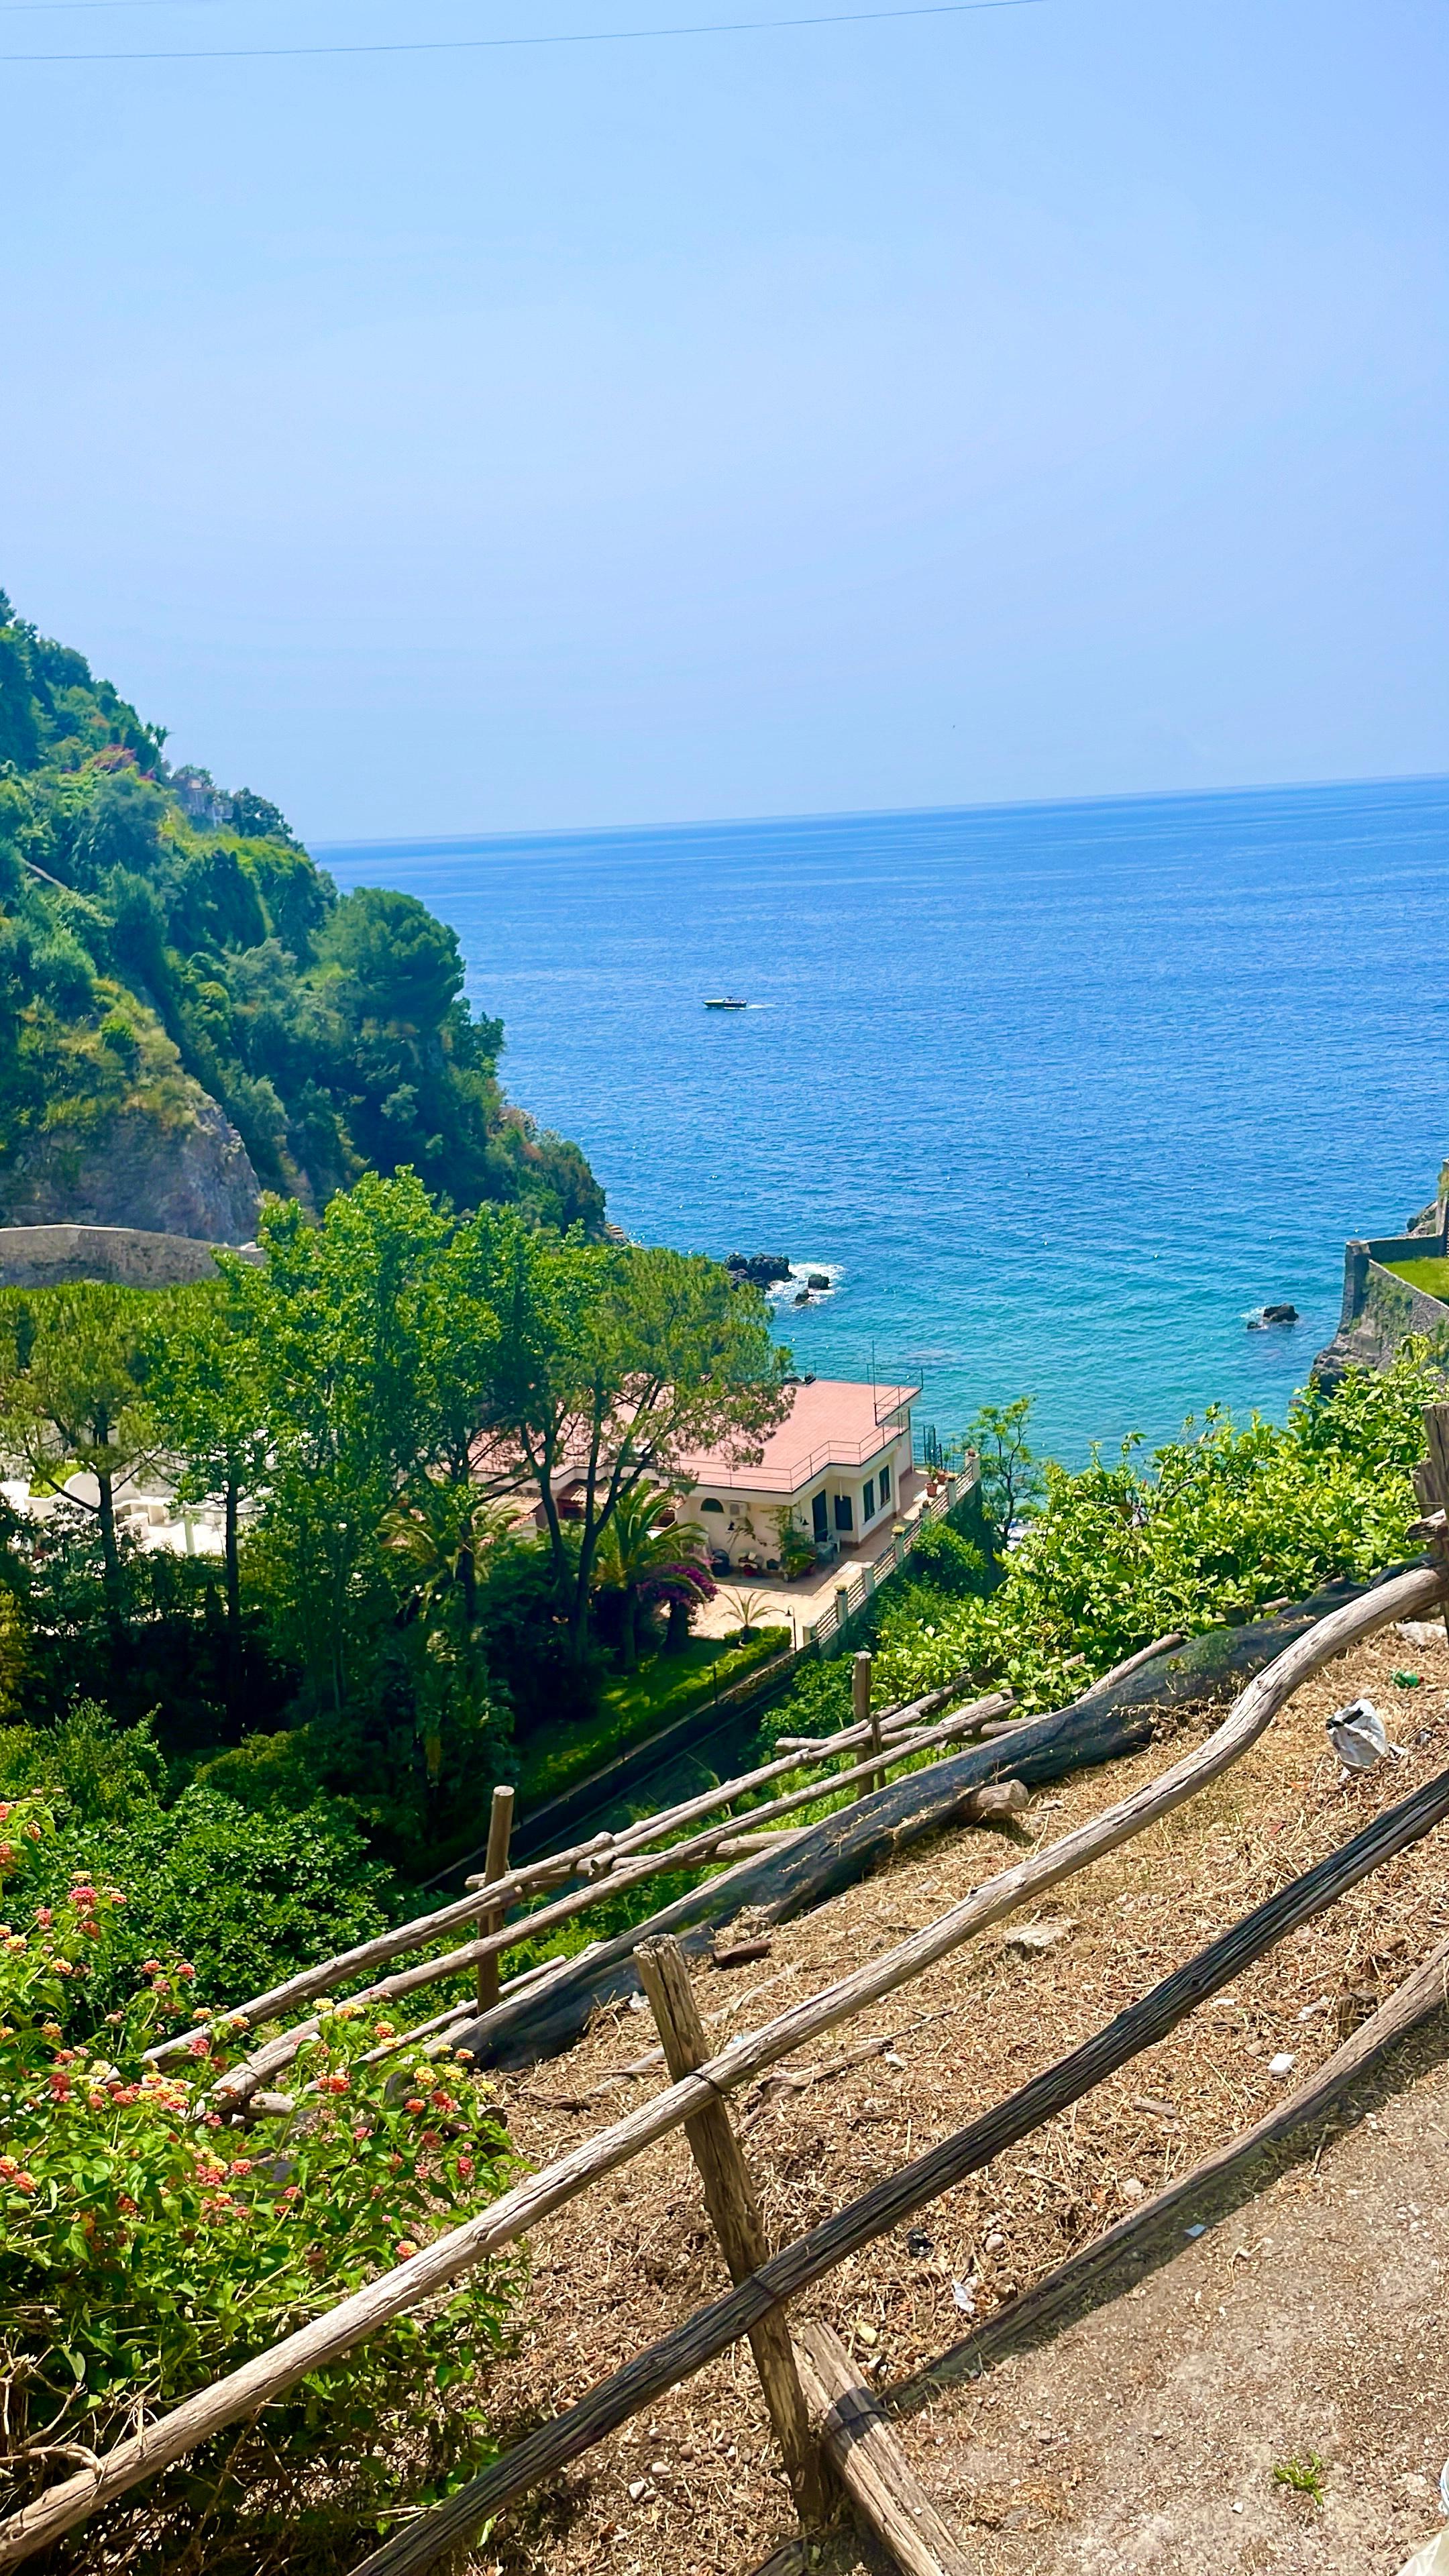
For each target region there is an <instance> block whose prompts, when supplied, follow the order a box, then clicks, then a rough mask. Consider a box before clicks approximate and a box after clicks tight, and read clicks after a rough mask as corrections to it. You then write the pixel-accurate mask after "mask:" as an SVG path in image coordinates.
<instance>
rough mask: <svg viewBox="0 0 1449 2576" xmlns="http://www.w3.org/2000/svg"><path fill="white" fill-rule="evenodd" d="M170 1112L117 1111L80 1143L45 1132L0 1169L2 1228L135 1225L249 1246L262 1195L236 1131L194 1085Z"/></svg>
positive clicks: (152, 1232)
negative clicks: (3, 1168)
mask: <svg viewBox="0 0 1449 2576" xmlns="http://www.w3.org/2000/svg"><path fill="white" fill-rule="evenodd" d="M187 1091H188V1094H189V1097H188V1098H187V1099H186V1100H185V1102H184V1103H183V1104H181V1105H179V1106H171V1105H168V1108H167V1110H166V1112H165V1113H164V1114H162V1113H159V1112H157V1111H154V1110H150V1109H147V1108H144V1107H141V1106H139V1105H134V1106H130V1107H127V1108H124V1109H121V1110H118V1111H117V1112H116V1114H115V1115H114V1116H112V1117H111V1118H110V1119H108V1120H107V1121H106V1122H105V1123H104V1124H103V1125H102V1126H101V1127H100V1128H99V1129H98V1130H97V1131H96V1132H94V1133H92V1134H89V1135H87V1136H86V1138H85V1140H84V1142H81V1141H79V1140H77V1139H76V1138H74V1137H65V1136H63V1135H62V1136H57V1137H44V1136H42V1137H40V1138H37V1139H36V1140H35V1142H34V1143H32V1144H30V1145H29V1146H28V1147H27V1148H26V1150H25V1151H24V1152H23V1153H22V1154H21V1155H20V1157H19V1158H18V1159H17V1161H16V1163H15V1164H14V1165H13V1166H12V1167H11V1169H10V1170H8V1171H5V1172H3V1173H0V1224H3V1225H6V1226H30V1225H60V1224H69V1225H86V1226H96V1225H99V1226H125V1227H136V1228H140V1229H142V1230H143V1231H145V1232H147V1233H151V1234H169V1235H189V1236H193V1237H195V1238H197V1239H198V1240H200V1241H202V1242H205V1243H249V1242H250V1241H251V1239H252V1237H253V1235H254V1234H255V1233H256V1230H257V1209H258V1206H259V1204H260V1198H261V1192H260V1189H259V1187H258V1184H257V1176H256V1173H255V1172H254V1171H253V1169H252V1165H251V1158H250V1156H249V1155H248V1153H247V1149H246V1147H245V1145H244V1144H243V1143H242V1140H241V1138H240V1136H239V1135H238V1134H237V1132H236V1129H235V1128H234V1127H233V1126H232V1124H231V1122H230V1120H229V1119H228V1118H226V1117H225V1116H224V1115H223V1113H222V1111H221V1110H220V1109H219V1108H218V1107H217V1104H216V1102H215V1101H214V1100H211V1099H208V1097H207V1095H206V1093H205V1092H204V1091H202V1090H201V1088H200V1086H199V1085H197V1084H189V1085H188V1086H187Z"/></svg>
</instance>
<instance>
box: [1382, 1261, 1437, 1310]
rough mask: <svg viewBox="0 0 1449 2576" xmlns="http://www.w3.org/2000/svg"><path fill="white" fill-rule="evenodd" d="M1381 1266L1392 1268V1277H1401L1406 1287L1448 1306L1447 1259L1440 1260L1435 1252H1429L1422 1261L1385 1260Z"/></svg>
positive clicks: (1386, 1268) (1387, 1268)
mask: <svg viewBox="0 0 1449 2576" xmlns="http://www.w3.org/2000/svg"><path fill="white" fill-rule="evenodd" d="M1381 1266H1382V1267H1383V1268H1384V1269H1385V1270H1392V1272H1393V1274H1394V1277H1395V1278H1396V1279H1402V1280H1403V1281H1404V1282H1405V1284H1406V1285H1407V1286H1408V1287H1410V1288H1417V1289H1419V1290H1421V1292H1422V1293H1423V1295H1424V1296H1426V1297H1437V1298H1438V1299H1439V1300H1440V1302H1441V1304H1443V1305H1446V1306H1449V1261H1444V1260H1441V1259H1440V1258H1439V1256H1438V1255H1437V1254H1429V1255H1426V1257H1425V1258H1424V1260H1422V1261H1385V1262H1384V1263H1383V1264H1382V1265H1381Z"/></svg>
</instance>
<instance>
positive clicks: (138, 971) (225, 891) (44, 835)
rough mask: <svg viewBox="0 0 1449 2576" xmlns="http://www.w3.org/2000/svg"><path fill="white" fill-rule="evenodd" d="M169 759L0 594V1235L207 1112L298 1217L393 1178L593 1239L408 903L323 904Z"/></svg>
mask: <svg viewBox="0 0 1449 2576" xmlns="http://www.w3.org/2000/svg"><path fill="white" fill-rule="evenodd" d="M163 743H164V734H163V732H162V730H161V729H160V728H159V727H156V726H151V725H147V724H144V723H143V722H142V720H141V718H140V717H139V716H138V715H137V713H136V711H135V709H134V707H131V706H129V705H127V703H126V701H125V700H124V699H123V698H121V697H119V696H118V694H117V692H116V691H115V689H114V688H112V686H111V685H110V683H109V682H108V681H105V680H98V679H95V678H94V677H93V676H92V673H91V670H90V668H89V665H88V664H87V663H86V661H85V660H84V658H83V657H82V655H81V654H79V653H77V652H74V651H72V650H71V649H70V648H69V647H68V646H66V645H62V644H56V643H52V642H50V641H48V640H47V639H46V638H45V637H43V636H41V635H38V634H37V633H36V631H35V629H34V627H33V626H30V625H27V624H26V623H24V621H22V620H20V619H17V618H16V617H15V616H14V615H13V613H12V611H11V608H10V603H9V601H8V600H7V599H6V598H5V596H4V593H3V592H0V1213H3V1212H4V1211H5V1210H7V1209H8V1210H13V1212H14V1221H18V1222H25V1221H27V1220H28V1219H30V1218H31V1217H32V1216H34V1215H35V1214H36V1213H39V1214H40V1215H42V1216H46V1215H52V1214H63V1213H65V1207H64V1197H65V1191H66V1189H67V1187H68V1186H69V1187H72V1188H73V1187H74V1184H75V1181H76V1177H77V1175H78V1174H80V1173H82V1172H87V1173H90V1174H92V1175H94V1174H95V1172H96V1171H97V1170H99V1172H100V1173H101V1175H102V1181H104V1172H105V1160H106V1154H107V1150H108V1148H109V1147H113V1146H114V1144H115V1141H116V1138H117V1135H118V1132H128V1133H129V1134H130V1135H131V1136H132V1137H134V1136H135V1135H136V1134H137V1133H140V1134H142V1135H145V1136H149V1137H151V1138H152V1139H160V1140H161V1142H162V1152H163V1159H164V1149H165V1140H167V1139H171V1140H173V1141H174V1140H175V1139H177V1138H180V1137H182V1136H184V1135H185V1134H186V1133H187V1131H188V1129H190V1128H191V1127H193V1126H194V1123H195V1118H196V1113H197V1110H198V1107H203V1108H204V1106H205V1100H206V1099H209V1100H211V1101H214V1102H217V1103H219V1104H220V1106H221V1108H222V1110H223V1111H224V1112H225V1115H226V1117H227V1118H228V1119H229V1120H231V1122H232V1124H233V1125H234V1126H235V1128H236V1129H237V1131H238V1133H239V1134H240V1136H241V1139H242V1141H243V1143H244V1145H245V1147H246V1150H247V1153H248V1155H249V1156H250V1159H251V1164H252V1167H253V1169H254V1171H255V1174H256V1176H257V1179H258V1180H259V1181H260V1182H261V1184H262V1185H263V1187H265V1188H268V1189H272V1190H276V1191H279V1192H282V1193H285V1194H288V1195H295V1196H297V1197H299V1198H301V1199H302V1200H303V1201H304V1202H305V1203H306V1204H308V1205H309V1206H312V1207H319V1208H320V1207H321V1206H323V1205H324V1204H325V1202H326V1201H327V1199H328V1198H330V1197H331V1195H332V1194H333V1192H334V1191H336V1190H338V1189H340V1188H345V1187H346V1186H347V1185H348V1184H349V1183H350V1182H352V1181H354V1180H355V1179H356V1178H357V1177H358V1176H359V1174H360V1173H362V1172H363V1171H366V1170H373V1171H380V1172H393V1171H396V1170H398V1169H400V1168H401V1167H402V1166H404V1165H408V1166H410V1167H412V1168H413V1169H414V1170H416V1171H417V1172H418V1173H420V1174H421V1175H422V1177H423V1178H424V1179H425V1180H426V1181H427V1183H428V1184H429V1186H430V1187H431V1188H433V1189H434V1190H436V1191H438V1192H440V1193H443V1194H445V1195H446V1196H447V1197H448V1198H449V1199H450V1200H451V1201H452V1202H453V1203H454V1204H455V1205H457V1206H460V1207H473V1206H476V1205H478V1204H479V1203H481V1202H483V1201H504V1202H509V1201H516V1202H518V1203H519V1204H520V1205H521V1206H523V1207H524V1208H526V1209H527V1210H528V1211H529V1212H530V1213H531V1214H532V1215H533V1216H534V1217H535V1218H536V1219H539V1220H542V1221H544V1222H547V1223H550V1224H553V1225H558V1226H568V1225H571V1224H574V1223H582V1224H583V1225H584V1226H585V1227H586V1228H587V1229H588V1230H590V1231H592V1232H597V1231H598V1229H599V1227H600V1225H601V1223H602V1218H603V1198H602V1194H601V1192H600V1190H599V1188H598V1185H597V1183H596V1182H595V1181H594V1179H593V1176H592V1174H591V1173H590V1171H589V1168H588V1165H587V1164H586V1162H585V1161H584V1158H583V1156H582V1154H581V1153H580V1152H579V1150H578V1148H577V1146H575V1145H571V1144H568V1143H566V1142H564V1141H563V1140H562V1139H561V1138H559V1137H556V1136H551V1135H541V1134H538V1133H537V1132H536V1131H535V1129H534V1127H533V1125H532V1123H531V1121H530V1120H529V1119H528V1118H527V1117H526V1116H525V1115H524V1114H523V1112H521V1111H520V1110H518V1109H515V1108H512V1107H510V1106H509V1104H508V1103H507V1102H506V1100H505V1099H504V1097H503V1094H502V1092H501V1090H500V1088H499V1084H498V1079H497V1062H498V1055H499V1050H500V1048H501V1046H502V1042H503V1030H502V1025H501V1023H500V1022H499V1021H497V1020H489V1019H482V1018H475V1017H474V1016H473V1015H472V1013H471V1011H470V1010H469V1007H468V1004H467V1001H466V1000H465V999H464V997H463V990H462V987H463V967H462V961H461V959H460V957H459V954H458V944H457V940H456V938H455V936H454V934H453V932H452V931H451V930H449V929H447V928H446V927H445V925H444V924H443V923H442V922H440V921H436V920H434V919H433V917H432V915H431V914H430V913H429V912H427V911H426V910H425V908H424V906H423V905H422V904H420V903H419V902H418V901H417V900H416V899H415V898H414V897H413V896H411V895H406V894H397V893H389V892H387V891H385V890H383V889H381V888H377V887H367V888H362V889H360V890H359V891H357V892H356V893H353V894H350V895H344V896H340V897H339V895H338V894H337V892H336V889H335V887H334V886H333V885H332V883H331V881H330V879H329V878H328V877H327V876H326V875H325V873H324V872H323V871H322V870H321V869H320V868H318V867H317V866H315V865H314V863H313V861H312V860H311V859H310V858H309V857H308V855H307V853H306V851H305V850H303V849H301V848H300V847H299V846H298V844H297V842H296V841H295V840H294V838H293V836H292V834H291V832H290V831H289V830H288V828H287V825H286V823H285V822H284V820H283V818H282V816H281V815H280V814H279V813H278V811H277V809H276V807H275V806H273V805H270V804H268V803H267V802H266V800H265V799H264V798H262V797H260V796H257V795H254V794H253V793H252V792H251V791H250V790H249V789H243V790H241V791H240V792H239V793H237V794H235V795H224V794H222V793H221V792H220V791H219V790H218V789H216V788H215V787H214V786H213V784H212V782H211V780H210V778H209V777H207V775H206V774H205V772H202V771H196V770H179V771H176V772H172V771H171V770H169V769H168V766H167V763H166V761H165V758H164V755H163ZM118 1221H124V1220H123V1219H122V1220H118ZM132 1221H134V1222H136V1223H138V1224H146V1223H147V1222H148V1216H147V1212H146V1209H145V1207H144V1206H142V1207H141V1208H140V1209H138V1210H137V1211H136V1212H135V1214H134V1217H133V1219H132ZM196 1230H211V1229H204V1228H199V1229H196ZM218 1230H220V1229H218ZM233 1239H235V1238H233Z"/></svg>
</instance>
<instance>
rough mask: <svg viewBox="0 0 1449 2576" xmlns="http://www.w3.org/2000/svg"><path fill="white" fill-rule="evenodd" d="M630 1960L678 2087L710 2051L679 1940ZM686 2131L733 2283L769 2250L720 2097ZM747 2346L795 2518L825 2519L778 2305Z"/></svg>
mask: <svg viewBox="0 0 1449 2576" xmlns="http://www.w3.org/2000/svg"><path fill="white" fill-rule="evenodd" d="M634 1963H635V1966H636V1967H637V1968H638V1971H639V1976H640V1980H641V1982H642V1984H643V1987H644V1992H645V1994H646V1995H647V1996H648V1998H649V2003H650V2008H651V2010H652V2011H653V2014H654V2020H655V2024H656V2026H657V2028H658V2032H659V2040H660V2045H661V2047H662V2048H663V2050H664V2062H665V2065H666V2066H667V2067H668V2070H669V2078H670V2082H671V2083H673V2084H678V2083H679V2082H680V2081H681V2080H682V2078H683V2077H684V2076H686V2075H692V2074H693V2072H694V2070H695V2068H696V2067H697V2066H703V2065H704V2063H705V2061H706V2059H707V2058H708V2056H709V2041H708V2039H707V2037H706V2036H705V2028H704V2024H703V2022H702V2021H701V2019H700V2014H699V2006H698V2004H697V2003H696V2002H695V2000H694V1989H693V1987H692V1986H691V1985H690V1982H689V1971H688V1969H687V1968H686V1966H685V1964H684V1954H683V1952H682V1951H681V1949H680V1947H679V1944H678V1942H677V1941H673V1940H671V1939H669V1938H668V1937H666V1938H665V1939H663V1940H660V1941H646V1942H645V1943H644V1944H643V1945H642V1947H641V1948H640V1949H638V1950H637V1951H636V1952H635V1954H634ZM684 2134H685V2136H686V2138H687V2139H688V2140H689V2146H690V2152H691V2154H692V2155H693V2157H694V2161H695V2164H696V2165H697V2167H698V2169H699V2178H700V2181H701V2182H702V2183H703V2185H704V2197H705V2201H706V2203H707V2204H708V2208H709V2214H710V2217H711V2219H712V2220H713V2221H714V2228H715V2233H716V2235H717V2236H718V2238H719V2241H720V2249H721V2251H722V2253H723V2255H724V2258H725V2262H726V2264H727V2265H728V2267H729V2276H730V2279H731V2280H732V2281H733V2282H735V2283H736V2284H737V2285H738V2283H739V2282H741V2281H746V2280H748V2279H749V2276H750V2274H751V2273H752V2272H755V2271H758V2269H759V2267H760V2265H761V2264H762V2263H763V2262H765V2261H766V2260H767V2259H768V2256H769V2250H770V2249H769V2244H768V2242H767V2239H766V2236H765V2223H764V2220H763V2219H762V2218H761V2216H760V2204H759V2202H758V2200H757V2199H756V2197H755V2187H754V2184H753V2183H752V2182H751V2180H750V2170H749V2167H748V2165H747V2164H746V2163H745V2159H744V2156H743V2154H742V2152H741V2149H740V2142H739V2140H738V2138H737V2137H736V2136H735V2133H734V2129H733V2127H732V2126H731V2123H730V2115H729V2113H728V2111H727V2110H726V2108H725V2105H724V2103H723V2101H718V2102H712V2103H711V2104H710V2106H709V2108H708V2110H706V2111H698V2112H696V2113H695V2116H694V2118H693V2119H692V2120H686V2121H685V2124H684ZM750 2350H751V2351H752V2352H753V2354H754V2356H755V2368H756V2370H757V2371H758V2372H759V2374H760V2386H761V2388H762V2389H763V2390H764V2395H765V2404H766V2406H767V2407H768V2408H769V2411H770V2421H771V2423H772V2424H773V2426H774V2428H775V2438H776V2440H777V2442H778V2443H779V2445H780V2449H781V2452H782V2453H783V2455H784V2461H785V2474H786V2476H787V2477H788V2479H789V2481H790V2491H791V2493H792V2495H793V2496H794V2498H795V2504H796V2508H797V2510H798V2512H799V2515H800V2519H801V2521H802V2522H803V2523H807V2524H810V2523H818V2522H823V2521H824V2519H825V2515H826V2512H827V2509H828V2508H827V2502H826V2493H825V2478H824V2473H823V2470H822V2467H821V2461H820V2452H819V2449H818V2447H817V2444H816V2441H815V2437H814V2435H813V2433H812V2432H811V2429H810V2417H809V2414H808V2412H807V2410H806V2405H805V2394H804V2391H803V2389H802V2388H801V2386H800V2373H799V2371H798V2369H797V2368H796V2364H795V2354H794V2351H793V2348H792V2346H791V2342H790V2329H789V2327H788V2326H787V2324H786V2322H785V2317H784V2312H783V2310H781V2309H779V2308H772V2309H771V2310H770V2311H769V2313H768V2314H767V2315H766V2316H763V2317H761V2319H760V2321H759V2323H758V2325H754V2326H751V2328H750Z"/></svg>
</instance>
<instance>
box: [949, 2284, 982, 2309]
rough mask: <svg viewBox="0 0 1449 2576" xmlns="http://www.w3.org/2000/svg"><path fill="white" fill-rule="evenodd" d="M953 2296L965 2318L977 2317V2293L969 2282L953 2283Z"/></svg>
mask: <svg viewBox="0 0 1449 2576" xmlns="http://www.w3.org/2000/svg"><path fill="white" fill-rule="evenodd" d="M951 2296H952V2298H953V2299H954V2300H955V2302H956V2305H957V2307H958V2308H959V2309H960V2311H961V2314H962V2316H963V2317H974V2316H975V2314H976V2292H975V2290H974V2288H973V2287H972V2284H971V2283H970V2282H969V2281H953V2282H952V2284H951Z"/></svg>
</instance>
